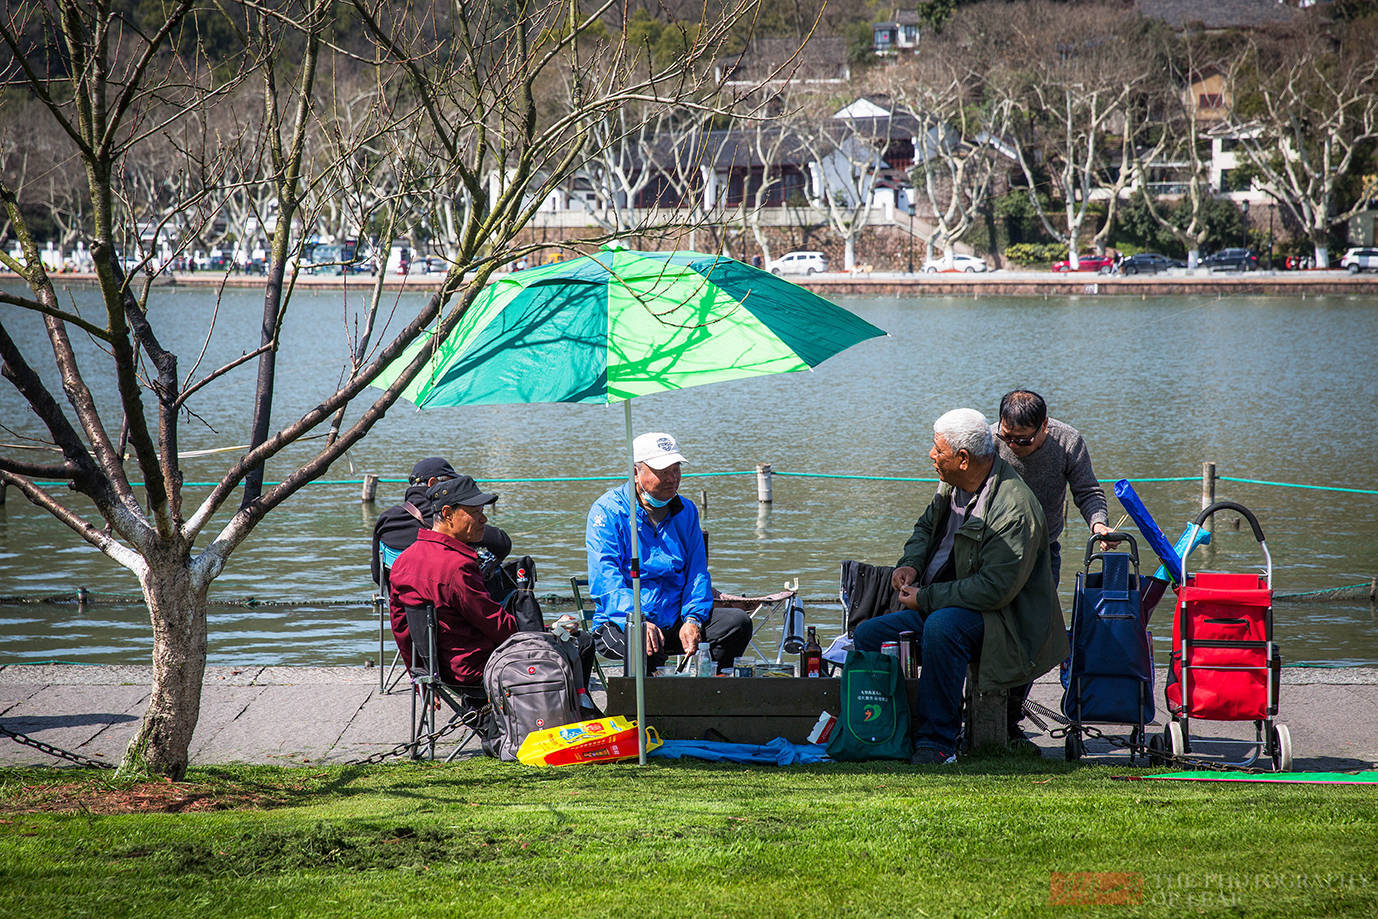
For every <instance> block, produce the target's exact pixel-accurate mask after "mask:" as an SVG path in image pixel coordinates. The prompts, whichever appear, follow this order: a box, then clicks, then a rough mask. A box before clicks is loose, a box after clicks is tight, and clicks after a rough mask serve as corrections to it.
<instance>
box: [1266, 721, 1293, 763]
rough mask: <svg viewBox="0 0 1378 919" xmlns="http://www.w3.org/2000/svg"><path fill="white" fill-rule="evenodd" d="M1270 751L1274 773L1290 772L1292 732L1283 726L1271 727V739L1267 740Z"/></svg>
mask: <svg viewBox="0 0 1378 919" xmlns="http://www.w3.org/2000/svg"><path fill="white" fill-rule="evenodd" d="M1269 739H1270V740H1271V743H1270V744H1269V746H1270V747H1272V750H1271V751H1269V752H1270V753H1272V756H1273V771H1274V772H1291V771H1292V732H1291V731H1289V730H1287V725H1285V724H1275V725H1273V732H1272V737H1271V738H1269Z"/></svg>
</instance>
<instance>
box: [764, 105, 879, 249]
mask: <svg viewBox="0 0 1378 919" xmlns="http://www.w3.org/2000/svg"><path fill="white" fill-rule="evenodd" d="M825 105H826V100H822V101H821V102H820V103H817V104H814V105H809V106H805V107H804V108H803V109H801V110H800V112H799V114H798V116H797V117H795V118H794V119H793V120H792V122H791V123H790V128H791V130H792V131H793V132H794V133H795V134H796V135H797V136H798V137H799V138H800V141H801V143H802V144H803V147H804V149H805V150H807V151H808V156H809V160H810V162H809V169H810V171H811V173H812V175H811V182H810V189H809V198H810V201H811V203H813V204H814V205H815V206H818V207H821V208H823V209H824V211H825V212H826V213H827V216H828V224H829V226H830V227H831V228H832V230H833V232H835V233H837V235H838V236H839V237H841V239H842V253H843V258H842V264H843V268H844V269H845V270H847V271H851V270H852V269H853V268H855V267H856V243H857V240H858V239H860V238H861V235H862V233H864V232H865V231H866V228H867V227H868V226H869V225H870V223H871V219H872V217H873V216H874V207H875V192H876V184H877V181H878V180H879V179H880V177H881V174H882V173H883V172H884V171H885V170H886V168H887V164H886V162H885V159H884V154H885V151H886V150H887V149H888V148H889V146H890V143H891V141H892V139H893V126H894V120H893V118H892V117H890V115H889V113H887V114H884V115H879V116H871V115H866V116H858V117H852V116H849V115H843V116H842V117H838V115H839V113H836V112H833V111H831V110H830V109H829V108H825V107H824V106H825Z"/></svg>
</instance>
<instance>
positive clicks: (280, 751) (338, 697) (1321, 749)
mask: <svg viewBox="0 0 1378 919" xmlns="http://www.w3.org/2000/svg"><path fill="white" fill-rule="evenodd" d="M151 680H152V668H151V667H148V666H139V667H134V666H125V667H101V666H89V667H86V666H72V665H62V664H45V665H13V666H6V667H0V725H4V727H6V728H8V729H9V730H11V731H16V732H19V733H22V734H25V735H27V736H30V737H32V738H34V739H35V740H39V741H42V742H43V743H47V744H50V745H52V746H54V747H58V748H61V749H64V750H69V751H72V752H74V753H78V754H81V755H82V756H85V757H88V758H91V759H94V760H97V761H100V762H108V763H117V762H118V761H119V759H120V757H121V756H122V755H123V752H124V748H125V747H126V746H127V745H128V743H129V741H130V740H131V739H132V738H133V736H134V734H135V731H136V730H137V729H138V726H139V721H140V719H141V718H142V716H143V712H144V709H145V707H146V706H147V704H148V689H149V685H150V683H151ZM594 698H595V701H596V702H598V704H600V705H602V704H603V702H604V701H605V700H604V697H603V696H602V693H601V692H595V693H594ZM1030 698H1031V699H1033V700H1034V701H1035V702H1038V703H1040V704H1042V705H1045V706H1047V707H1049V708H1052V709H1057V707H1058V705H1059V701H1060V699H1061V686H1060V685H1058V683H1057V680H1056V677H1055V675H1053V674H1048V675H1045V676H1044V677H1043V678H1041V679H1040V680H1039V681H1038V682H1037V683H1036V684H1035V686H1034V690H1033V692H1032V693H1031V695H1030ZM1154 699H1155V701H1156V702H1157V703H1158V708H1159V710H1160V712H1159V722H1158V723H1159V724H1160V725H1161V723H1162V714H1161V709H1162V687H1161V685H1160V686H1159V687H1157V689H1156V690H1155V694H1154ZM1279 708H1280V716H1279V720H1280V721H1281V722H1283V723H1285V724H1286V725H1287V726H1288V727H1289V728H1290V730H1291V732H1292V743H1293V749H1294V750H1295V758H1296V759H1295V762H1296V768H1297V769H1298V770H1310V771H1329V772H1334V771H1353V770H1360V769H1374V768H1378V668H1369V667H1356V668H1336V669H1325V668H1306V667H1288V668H1284V669H1283V673H1282V689H1281V702H1280V705H1279ZM410 717H411V693H410V692H409V691H408V690H407V689H406V687H405V684H404V685H403V687H401V688H399V689H397V690H394V691H393V692H391V693H383V692H381V691H380V690H379V686H378V671H377V670H375V669H371V668H362V667H269V666H244V667H210V668H207V670H206V678H205V691H204V692H203V694H202V700H201V717H200V719H199V721H198V723H197V728H196V733H195V736H194V737H193V739H192V746H191V758H192V763H193V764H195V765H203V766H204V765H215V764H224V763H264V764H276V765H301V766H306V765H319V764H340V763H346V762H349V761H351V760H356V759H361V758H363V757H366V756H370V755H372V754H376V753H380V752H384V751H388V750H391V749H393V748H394V747H395V746H397V745H398V744H400V743H402V742H404V741H405V740H407V737H408V725H409V719H410ZM652 723H654V722H652ZM1026 726H1028V725H1027V723H1026ZM1030 727H1031V726H1030ZM1104 731H1105V733H1106V734H1109V735H1112V736H1127V735H1128V729H1127V728H1125V729H1123V730H1121V729H1120V728H1118V727H1114V726H1107V727H1105V728H1104ZM1031 733H1032V729H1031ZM1252 736H1253V726H1252V725H1251V724H1247V723H1239V724H1222V723H1220V722H1195V723H1194V724H1193V732H1192V737H1193V740H1194V742H1195V746H1196V749H1197V750H1198V751H1200V752H1203V753H1204V752H1210V751H1211V744H1210V742H1209V740H1208V739H1209V738H1235V739H1247V738H1249V737H1252ZM1036 740H1037V742H1038V743H1039V745H1040V747H1042V748H1043V749H1044V751H1045V756H1047V757H1049V758H1054V759H1055V758H1060V757H1061V756H1062V743H1061V741H1056V740H1054V739H1052V738H1050V737H1048V736H1046V735H1041V736H1038V737H1037V738H1036ZM1088 748H1089V749H1088V752H1089V753H1090V754H1092V755H1093V756H1095V755H1098V754H1099V755H1105V754H1108V756H1106V759H1105V761H1106V762H1110V763H1112V764H1119V763H1124V762H1127V759H1126V757H1125V755H1124V754H1123V753H1121V752H1119V751H1115V750H1114V749H1113V748H1112V747H1111V746H1110V745H1109V744H1107V743H1105V742H1103V741H1100V742H1097V741H1093V742H1091V743H1090V744H1088ZM439 749H440V752H441V754H442V755H444V754H448V753H449V752H450V750H451V749H453V747H452V746H450V747H447V746H444V745H443V744H442V746H441V747H440V748H439ZM473 750H474V747H473V745H472V744H470V745H469V746H468V747H467V748H466V749H465V752H472V751H473ZM19 765H42V766H57V765H66V761H64V760H60V759H57V758H54V757H52V756H50V755H48V754H46V753H43V752H41V751H39V750H35V749H33V748H31V747H28V746H24V745H21V744H19V743H17V742H15V741H14V740H13V739H11V738H4V737H0V766H19Z"/></svg>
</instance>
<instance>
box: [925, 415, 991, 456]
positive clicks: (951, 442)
mask: <svg viewBox="0 0 1378 919" xmlns="http://www.w3.org/2000/svg"><path fill="white" fill-rule="evenodd" d="M933 434H934V435H935V436H936V435H939V434H941V435H942V437H943V439H944V440H946V441H947V447H948V449H949V450H951V451H952V452H953V453H959V452H961V451H962V450H965V451H967V453H968V454H970V456H971V457H972V458H973V459H981V458H983V457H987V456H990V455H991V454H992V453H994V452H995V441H994V440H993V439H992V438H991V436H990V422H988V421H986V416H985V415H982V414H981V413H980V412H978V411H976V409H974V408H954V409H953V410H952V411H950V412H948V413H946V414H945V415H943V416H942V417H941V418H939V419H938V420H937V421H935V422H933Z"/></svg>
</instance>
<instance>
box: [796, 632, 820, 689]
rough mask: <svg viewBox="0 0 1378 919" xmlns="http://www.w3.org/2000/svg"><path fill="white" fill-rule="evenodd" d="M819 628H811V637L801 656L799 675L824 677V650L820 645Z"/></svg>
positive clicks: (805, 644) (805, 643)
mask: <svg viewBox="0 0 1378 919" xmlns="http://www.w3.org/2000/svg"><path fill="white" fill-rule="evenodd" d="M817 628H818V627H817V626H812V625H811V626H809V637H808V640H807V641H805V642H804V651H803V653H802V654H800V655H799V675H800V676H804V677H821V676H822V675H823V648H822V647H820V646H819V644H818V631H817Z"/></svg>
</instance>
